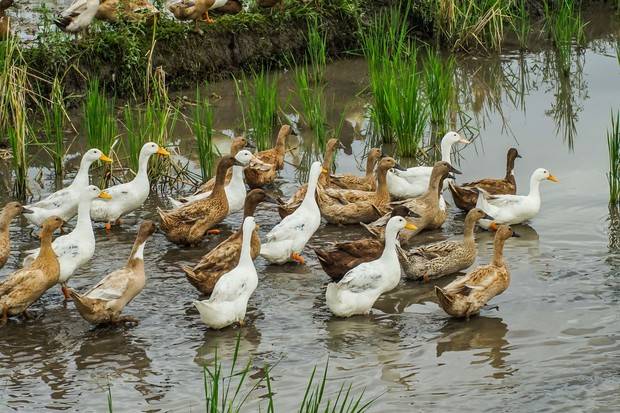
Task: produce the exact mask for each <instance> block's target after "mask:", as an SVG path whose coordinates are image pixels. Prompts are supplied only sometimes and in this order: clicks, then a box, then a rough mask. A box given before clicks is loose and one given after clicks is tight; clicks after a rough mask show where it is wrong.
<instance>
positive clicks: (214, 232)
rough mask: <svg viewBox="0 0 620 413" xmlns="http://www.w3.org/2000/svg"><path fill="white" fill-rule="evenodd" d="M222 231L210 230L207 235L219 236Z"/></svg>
mask: <svg viewBox="0 0 620 413" xmlns="http://www.w3.org/2000/svg"><path fill="white" fill-rule="evenodd" d="M221 232H222V231H220V230H219V229H210V230H208V231H207V234H209V235H219V234H220V233H221Z"/></svg>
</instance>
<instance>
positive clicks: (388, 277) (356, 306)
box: [325, 216, 416, 317]
mask: <svg viewBox="0 0 620 413" xmlns="http://www.w3.org/2000/svg"><path fill="white" fill-rule="evenodd" d="M401 229H408V230H410V231H414V230H415V229H416V228H415V225H414V224H412V223H411V222H408V221H407V220H406V219H405V218H404V217H399V216H396V217H392V218H390V220H389V221H388V223H387V226H386V230H385V246H384V248H383V253H382V254H381V256H380V257H379V258H378V259H376V260H374V261H370V262H364V263H362V264H359V265H358V266H357V267H355V268H353V269H352V270H351V271H349V272H347V273H346V274H345V276H344V277H343V278H342V280H340V281H339V282H338V283H329V284H328V285H327V290H326V292H325V298H326V302H327V307H328V308H329V310H330V311H331V312H332V313H333V314H334V315H336V316H338V317H351V316H353V315H360V314H363V315H367V314H369V313H370V309H371V308H372V306H373V305H374V304H375V301H377V299H378V298H379V296H380V295H381V294H383V293H386V292H388V291H390V290H393V289H394V288H396V286H397V285H398V283H399V281H400V273H401V270H400V263H399V262H398V254H397V251H396V248H397V239H396V238H397V236H398V232H399V231H400V230H401Z"/></svg>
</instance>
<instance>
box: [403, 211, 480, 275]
mask: <svg viewBox="0 0 620 413" xmlns="http://www.w3.org/2000/svg"><path fill="white" fill-rule="evenodd" d="M482 218H486V219H492V218H491V217H489V216H488V215H487V214H486V213H485V212H484V211H483V210H481V209H479V208H474V209H472V210H470V211H469V212H468V213H467V216H465V226H464V233H463V239H462V240H458V241H457V240H446V241H440V242H435V243H432V244H429V245H425V246H422V247H419V248H414V249H411V250H408V251H407V250H404V249H402V248H400V249H399V251H398V252H399V257H400V263H401V266H402V268H403V273H404V274H405V277H407V278H408V279H410V280H424V281H426V282H428V281H430V280H434V279H437V278H441V277H443V276H446V275H450V274H454V273H456V272H459V271H461V270H464V269H466V268H469V267H471V265H472V264H473V263H474V261H476V256H477V255H478V249H477V248H476V240H475V238H474V229H475V227H476V223H477V222H478V221H479V220H480V219H482Z"/></svg>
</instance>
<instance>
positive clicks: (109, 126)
mask: <svg viewBox="0 0 620 413" xmlns="http://www.w3.org/2000/svg"><path fill="white" fill-rule="evenodd" d="M84 123H85V126H86V139H87V142H88V146H89V147H91V148H97V149H99V150H101V151H102V152H103V153H105V154H106V155H108V156H110V157H111V156H112V146H113V144H114V140H115V139H116V137H117V136H118V128H117V125H116V115H115V113H114V100H113V99H108V98H106V97H105V96H104V95H103V93H102V91H101V90H100V87H99V81H98V80H97V79H95V80H93V81H91V82H90V84H89V86H88V92H87V93H86V101H85V102H84Z"/></svg>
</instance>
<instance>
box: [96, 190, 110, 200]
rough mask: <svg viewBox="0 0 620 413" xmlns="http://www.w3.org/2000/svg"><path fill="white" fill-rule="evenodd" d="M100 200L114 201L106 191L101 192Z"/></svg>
mask: <svg viewBox="0 0 620 413" xmlns="http://www.w3.org/2000/svg"><path fill="white" fill-rule="evenodd" d="M98 198H101V199H112V195H110V194H108V193H107V192H106V191H101V193H100V194H99V196H98Z"/></svg>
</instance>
